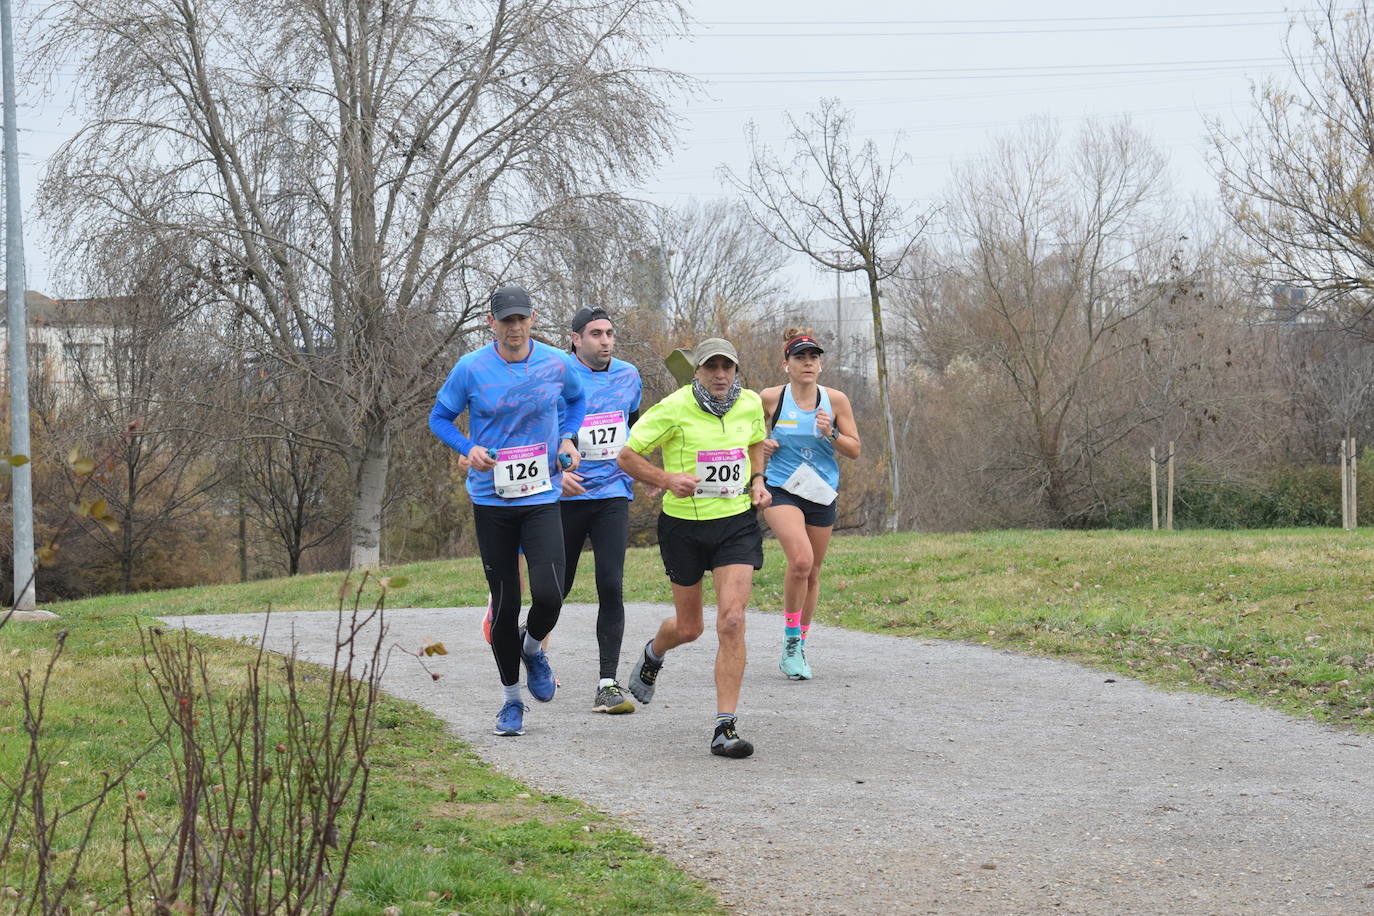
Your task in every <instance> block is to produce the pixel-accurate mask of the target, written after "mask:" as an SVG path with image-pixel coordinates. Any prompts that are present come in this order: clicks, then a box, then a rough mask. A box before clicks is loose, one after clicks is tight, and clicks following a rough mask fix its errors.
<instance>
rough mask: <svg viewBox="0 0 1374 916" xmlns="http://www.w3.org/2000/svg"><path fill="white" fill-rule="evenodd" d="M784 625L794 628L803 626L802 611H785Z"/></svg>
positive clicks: (783, 613) (783, 614)
mask: <svg viewBox="0 0 1374 916" xmlns="http://www.w3.org/2000/svg"><path fill="white" fill-rule="evenodd" d="M782 625H783V626H785V627H789V628H792V629H795V628H797V627H799V626H801V611H783V612H782Z"/></svg>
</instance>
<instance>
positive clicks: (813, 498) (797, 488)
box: [782, 461, 840, 506]
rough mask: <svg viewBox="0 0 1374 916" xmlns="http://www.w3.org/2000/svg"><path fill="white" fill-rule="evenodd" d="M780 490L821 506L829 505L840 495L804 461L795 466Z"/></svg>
mask: <svg viewBox="0 0 1374 916" xmlns="http://www.w3.org/2000/svg"><path fill="white" fill-rule="evenodd" d="M782 488H783V489H784V490H786V491H787V492H788V493H791V494H792V495H793V496H800V497H801V498H802V499H805V500H808V501H810V502H813V503H819V504H820V505H822V506H828V505H830V504H831V503H833V502H834V501H835V497H836V496H839V495H840V494H839V493H836V492H835V488H834V487H832V486H830V484H828V483H826V482H825V480H824V479H822V478H821V475H819V474H817V473H816V472H815V470H814V469H812V467H811V465H809V464H807V463H806V462H805V461H803V462H802V463H801V464H799V465H797V469H796V470H795V471H793V472H792V475H791V476H790V477H788V478H787V479H786V480H784V481H783V482H782Z"/></svg>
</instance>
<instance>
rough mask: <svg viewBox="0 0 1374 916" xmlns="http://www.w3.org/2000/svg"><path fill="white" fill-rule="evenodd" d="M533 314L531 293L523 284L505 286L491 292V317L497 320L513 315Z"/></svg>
mask: <svg viewBox="0 0 1374 916" xmlns="http://www.w3.org/2000/svg"><path fill="white" fill-rule="evenodd" d="M531 314H533V311H532V309H531V308H530V294H529V293H527V292H525V288H524V287H523V286H503V287H501V288H500V289H498V290H497V291H496V292H494V293H492V294H491V317H493V318H495V319H496V320H497V321H500V320H501V319H502V318H509V317H510V316H511V315H525V316H529V315H531Z"/></svg>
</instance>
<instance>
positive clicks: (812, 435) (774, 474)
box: [763, 384, 840, 489]
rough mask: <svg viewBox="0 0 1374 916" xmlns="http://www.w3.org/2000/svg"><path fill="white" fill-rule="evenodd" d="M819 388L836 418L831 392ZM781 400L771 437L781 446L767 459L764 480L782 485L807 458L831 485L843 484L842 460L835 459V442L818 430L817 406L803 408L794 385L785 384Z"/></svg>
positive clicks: (823, 404)
mask: <svg viewBox="0 0 1374 916" xmlns="http://www.w3.org/2000/svg"><path fill="white" fill-rule="evenodd" d="M817 390H818V391H819V392H820V403H819V404H817V405H816V407H820V408H822V409H824V410H825V412H826V413H828V414H830V417H831V419H832V421H833V419H834V417H835V411H834V410H833V409H832V408H831V406H830V395H829V394H828V393H827V392H826V390H825V389H824V388H820V387H819V386H818V387H817ZM779 397H781V398H782V404H781V406H780V407H779V409H778V421H777V422H776V423H774V424H773V432H772V437H773V438H774V439H776V440H777V442H778V450H777V451H776V452H774V453H773V457H771V458H769V459H768V467H767V470H766V472H765V473H764V478H763V479H764V480H765V481H767V482H768V484H769V485H770V486H774V487H780V486H782V484H783V481H785V480H786V479H787V478H789V477H791V476H792V472H793V471H795V470H796V469H797V467H798V466H799V465H800V464H801V463H802V462H803V461H805V462H806V463H807V464H809V465H811V469H812V470H813V471H815V472H816V473H817V474H819V475H820V478H821V479H822V480H824V481H825V482H826V483H827V484H829V485H830V487H831V488H832V489H839V486H840V463H839V462H838V461H836V460H835V445H834V443H832V442H831V441H830V440H829V439H827V438H825V437H824V436H822V435H821V434H820V433H819V432H817V431H816V407H812V408H811V409H810V410H802V409H801V408H800V407H798V406H797V402H796V401H795V400H793V398H792V386H791V384H787V385H784V386H783V389H782V394H781V395H779Z"/></svg>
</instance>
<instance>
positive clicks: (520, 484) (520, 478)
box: [492, 444, 553, 499]
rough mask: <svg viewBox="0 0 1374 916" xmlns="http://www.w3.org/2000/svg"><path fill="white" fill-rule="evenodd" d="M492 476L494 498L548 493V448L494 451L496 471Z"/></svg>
mask: <svg viewBox="0 0 1374 916" xmlns="http://www.w3.org/2000/svg"><path fill="white" fill-rule="evenodd" d="M492 474H493V475H494V479H495V482H496V495H497V496H500V497H501V498H502V499H519V498H520V497H522V496H533V495H534V494H535V493H543V492H544V491H545V490H551V489H553V484H552V483H551V482H550V481H549V447H548V446H547V445H542V444H541V445H517V446H514V447H512V448H503V449H497V451H496V469H495V470H494V471H492Z"/></svg>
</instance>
